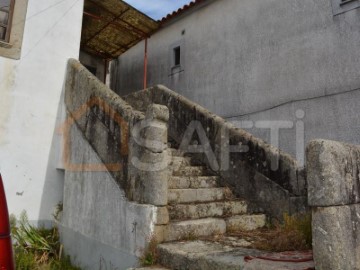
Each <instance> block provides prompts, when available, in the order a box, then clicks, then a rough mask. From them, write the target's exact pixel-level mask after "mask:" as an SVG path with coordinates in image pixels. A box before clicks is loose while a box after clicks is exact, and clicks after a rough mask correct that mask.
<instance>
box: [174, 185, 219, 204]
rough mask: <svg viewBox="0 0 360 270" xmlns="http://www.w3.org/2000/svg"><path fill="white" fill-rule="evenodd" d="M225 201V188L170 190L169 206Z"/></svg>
mask: <svg viewBox="0 0 360 270" xmlns="http://www.w3.org/2000/svg"><path fill="white" fill-rule="evenodd" d="M224 199H225V189H224V188H197V189H169V193H168V202H169V204H180V203H196V202H214V201H222V200H224Z"/></svg>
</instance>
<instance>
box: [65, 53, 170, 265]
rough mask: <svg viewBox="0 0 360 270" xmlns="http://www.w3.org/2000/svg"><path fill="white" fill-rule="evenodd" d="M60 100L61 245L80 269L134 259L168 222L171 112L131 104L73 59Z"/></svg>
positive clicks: (158, 237)
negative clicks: (62, 102)
mask: <svg viewBox="0 0 360 270" xmlns="http://www.w3.org/2000/svg"><path fill="white" fill-rule="evenodd" d="M65 105H66V110H67V113H68V118H67V121H66V124H65V125H64V127H63V129H64V142H65V148H64V167H65V170H66V174H65V188H64V200H63V201H64V206H63V209H64V214H63V218H62V224H61V230H62V233H61V238H62V242H63V243H64V246H65V250H66V252H67V254H69V255H70V256H71V257H72V258H73V259H74V260H75V262H76V263H77V264H78V265H80V266H81V267H82V268H83V269H99V265H100V264H101V263H103V264H104V263H105V264H106V265H107V266H109V265H112V266H113V267H117V269H127V267H130V266H135V265H136V262H137V259H136V258H137V257H139V256H140V255H141V254H142V253H143V251H144V249H145V248H146V244H147V243H148V242H149V241H150V240H152V238H153V239H155V240H157V241H162V240H163V238H164V234H165V233H166V225H167V224H168V222H169V214H168V210H167V208H166V205H167V198H168V178H169V167H168V165H169V157H168V149H167V148H168V145H167V137H168V136H167V121H168V119H169V111H168V109H167V108H166V107H165V106H161V105H156V104H152V105H150V104H149V106H148V109H147V111H146V113H145V114H144V113H142V112H140V111H136V110H135V109H134V108H133V107H131V106H130V105H129V104H128V103H127V102H125V101H124V100H123V99H121V98H120V97H119V96H118V95H116V94H115V93H114V92H113V91H111V90H110V89H109V88H107V87H106V86H105V85H104V84H103V83H101V82H100V81H99V80H98V79H96V77H95V76H93V75H92V74H91V73H90V72H89V71H88V70H87V69H86V68H85V67H84V66H82V65H81V64H80V63H79V62H78V61H76V60H74V59H71V60H69V63H68V69H67V75H66V83H65ZM161 164H163V165H164V166H161ZM84 247H86V248H84Z"/></svg>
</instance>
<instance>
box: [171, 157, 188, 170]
mask: <svg viewBox="0 0 360 270" xmlns="http://www.w3.org/2000/svg"><path fill="white" fill-rule="evenodd" d="M190 165H191V159H190V158H189V157H172V158H171V163H170V167H171V169H172V170H173V171H178V170H180V169H181V168H182V167H184V166H190Z"/></svg>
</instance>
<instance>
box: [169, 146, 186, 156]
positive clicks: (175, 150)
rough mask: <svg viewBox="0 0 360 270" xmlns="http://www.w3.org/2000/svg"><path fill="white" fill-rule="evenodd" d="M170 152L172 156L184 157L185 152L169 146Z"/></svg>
mask: <svg viewBox="0 0 360 270" xmlns="http://www.w3.org/2000/svg"><path fill="white" fill-rule="evenodd" d="M169 151H170V154H171V156H172V157H182V156H183V155H184V153H183V152H182V151H180V150H178V149H175V148H169Z"/></svg>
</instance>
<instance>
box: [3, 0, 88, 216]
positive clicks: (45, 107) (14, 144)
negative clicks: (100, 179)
mask: <svg viewBox="0 0 360 270" xmlns="http://www.w3.org/2000/svg"><path fill="white" fill-rule="evenodd" d="M16 2H17V3H19V4H24V3H25V2H26V1H23V0H19V1H16ZM82 12H83V0H67V1H62V2H59V1H58V0H29V1H28V6H27V12H26V21H25V29H24V37H23V40H22V49H21V56H20V59H19V60H13V59H8V58H5V57H2V54H1V53H0V170H1V173H2V176H3V179H4V184H5V188H6V194H7V197H8V204H9V211H10V213H14V214H16V215H19V214H20V213H21V211H23V210H26V211H27V213H28V216H29V219H30V220H32V221H38V220H42V221H45V222H46V221H51V220H53V217H52V212H53V209H54V207H55V206H56V204H58V203H59V201H62V190H63V181H64V175H63V172H62V171H60V170H57V169H56V168H57V166H58V160H59V149H60V147H59V148H57V147H56V145H57V144H58V143H59V140H60V139H59V136H58V134H57V131H56V125H57V124H60V123H61V121H62V120H63V119H60V118H61V113H60V108H59V107H60V104H61V103H62V102H61V103H60V100H61V98H60V97H61V92H62V86H63V82H64V75H65V69H66V62H67V59H68V58H77V57H78V54H79V48H80V36H81V25H82ZM23 20H24V18H22V19H21V20H20V21H14V24H17V25H18V24H21V23H23Z"/></svg>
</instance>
